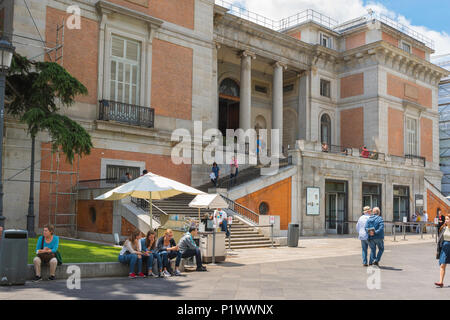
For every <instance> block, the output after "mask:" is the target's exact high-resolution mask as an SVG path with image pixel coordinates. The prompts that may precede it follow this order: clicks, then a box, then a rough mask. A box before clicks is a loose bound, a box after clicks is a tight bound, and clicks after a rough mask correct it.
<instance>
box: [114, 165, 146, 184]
mask: <svg viewBox="0 0 450 320" xmlns="http://www.w3.org/2000/svg"><path fill="white" fill-rule="evenodd" d="M127 172H128V173H130V174H131V177H132V178H133V179H134V178H138V177H139V176H140V168H138V167H127V166H115V165H107V166H106V179H111V180H119V179H120V178H121V177H123V176H124V175H125V173H127Z"/></svg>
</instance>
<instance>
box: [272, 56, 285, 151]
mask: <svg viewBox="0 0 450 320" xmlns="http://www.w3.org/2000/svg"><path fill="white" fill-rule="evenodd" d="M284 68H286V66H285V65H283V64H282V63H280V62H275V63H274V65H273V83H272V88H273V89H272V90H273V92H272V98H273V100H272V129H278V130H279V142H280V144H279V146H278V149H277V150H273V152H274V154H275V152H278V155H282V154H283V152H282V147H283V69H284Z"/></svg>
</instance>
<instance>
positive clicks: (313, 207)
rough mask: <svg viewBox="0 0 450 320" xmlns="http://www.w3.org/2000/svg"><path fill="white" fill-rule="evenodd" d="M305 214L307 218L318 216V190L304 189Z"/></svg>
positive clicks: (313, 188) (312, 188)
mask: <svg viewBox="0 0 450 320" xmlns="http://www.w3.org/2000/svg"><path fill="white" fill-rule="evenodd" d="M306 214H307V215H309V216H318V215H320V189H319V188H315V187H308V188H306Z"/></svg>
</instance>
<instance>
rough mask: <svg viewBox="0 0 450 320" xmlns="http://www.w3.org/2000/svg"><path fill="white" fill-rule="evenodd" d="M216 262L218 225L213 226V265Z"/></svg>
mask: <svg viewBox="0 0 450 320" xmlns="http://www.w3.org/2000/svg"><path fill="white" fill-rule="evenodd" d="M215 264H216V226H214V228H213V248H212V262H211V265H215Z"/></svg>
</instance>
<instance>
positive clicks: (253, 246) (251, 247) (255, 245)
mask: <svg viewBox="0 0 450 320" xmlns="http://www.w3.org/2000/svg"><path fill="white" fill-rule="evenodd" d="M273 246H274V247H278V246H279V245H278V244H276V243H274V244H273ZM270 247H271V244H248V245H233V244H231V249H255V248H270Z"/></svg>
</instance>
